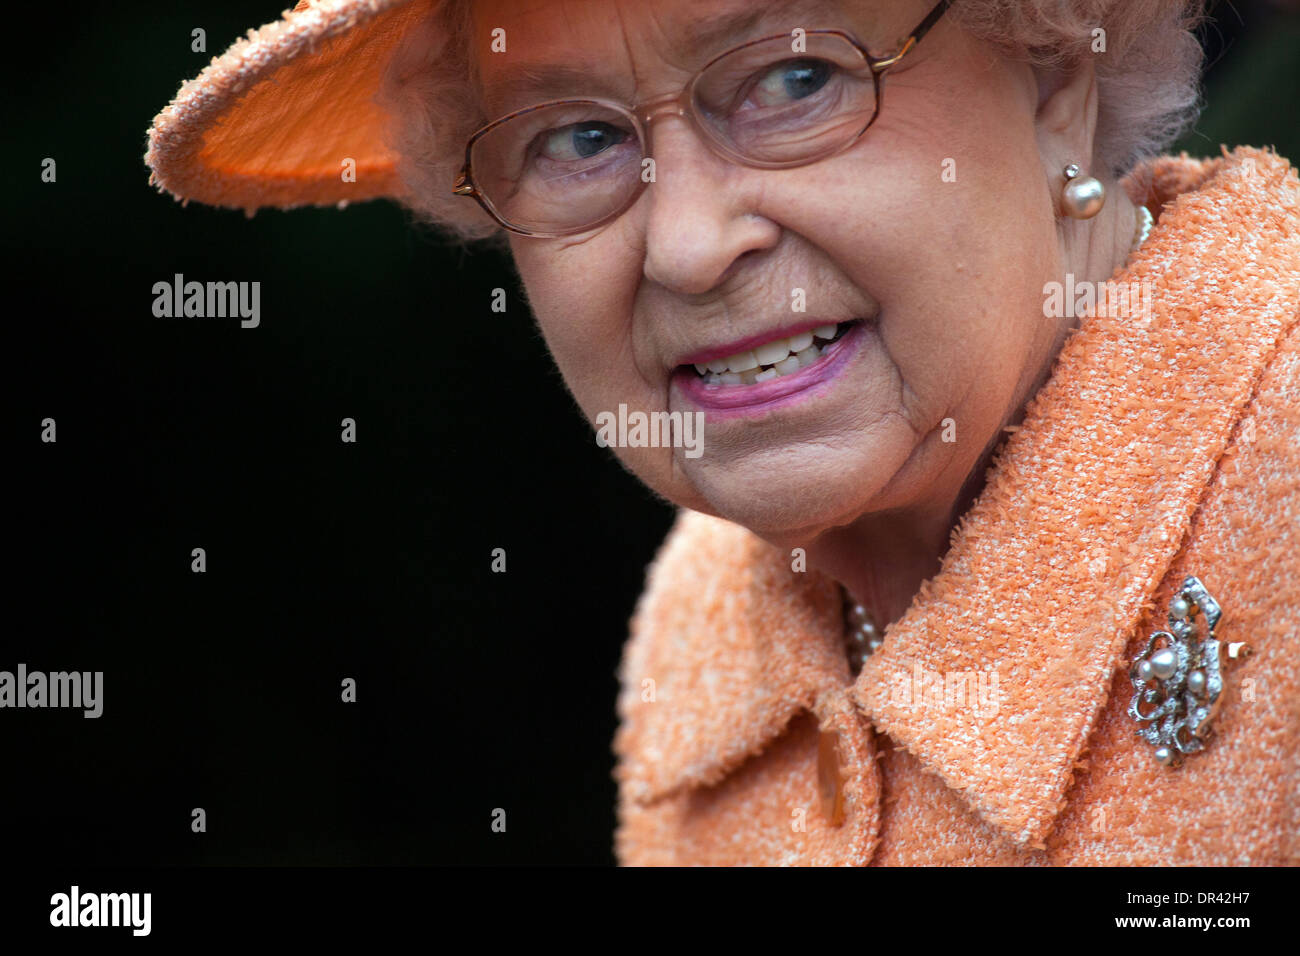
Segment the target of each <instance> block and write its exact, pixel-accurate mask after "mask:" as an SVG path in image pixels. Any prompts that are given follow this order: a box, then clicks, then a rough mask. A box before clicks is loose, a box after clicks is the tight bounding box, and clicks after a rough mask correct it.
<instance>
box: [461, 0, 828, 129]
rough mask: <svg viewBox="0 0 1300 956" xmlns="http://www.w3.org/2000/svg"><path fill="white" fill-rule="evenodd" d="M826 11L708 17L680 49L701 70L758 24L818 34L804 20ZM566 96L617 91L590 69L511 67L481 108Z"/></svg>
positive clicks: (688, 29)
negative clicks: (777, 24) (800, 28)
mask: <svg viewBox="0 0 1300 956" xmlns="http://www.w3.org/2000/svg"><path fill="white" fill-rule="evenodd" d="M825 7H826V4H825V3H822V2H808V0H804V2H801V3H794V4H779V5H778V4H773V5H770V6H763V7H755V6H753V5H752V4H751V5H750V6H748V7H747V8H744V9H738V10H733V11H729V12H723V13H716V14H712V15H710V16H706V17H702V18H700V19H697V20H694V21H692V22H690V23H688V24H685V27H684V36H683V39H682V44H681V48H682V51H683V52H684V53H685V54H686V55H687V56H688V57H689V58H690V59H691V60H695V61H698V63H699V66H704V64H705V63H707V62H708V61H709V60H711V59H712V58H713V57H714V56H716V55H717V54H719V53H721V52H722V51H723V50H724V49H725V48H727V47H730V46H736V45H739V44H741V43H744V42H746V41H747V40H751V39H755V38H756V36H755V34H757V33H758V32H759V27H760V26H761V25H763V24H773V23H775V22H776V21H778V20H785V21H786V22H787V23H791V24H793V25H792V26H791V27H790V29H794V27H796V26H804V27H805V29H819V28H820V27H821V26H822V24H820V23H816V24H813V23H811V21H810V20H809V17H813V16H817V15H821V11H823V10H824V9H825ZM805 24H809V25H807V26H805ZM774 31H775V26H773V27H771V28H770V29H768V30H766V31H763V35H765V36H766V35H769V34H772V35H777V34H775V33H774ZM579 91H581V92H579ZM569 96H575V97H585V96H605V97H608V98H611V99H618V98H620V94H619V91H618V90H616V89H614V88H613V86H612V84H610V83H609V81H608V80H606V79H605V78H603V77H601V76H600V74H599V72H598V70H597V69H596V66H595V64H594V63H588V64H582V63H577V64H574V63H533V64H529V63H522V64H510V65H506V66H503V67H502V68H501V70H500V71H499V72H498V73H496V74H495V75H494V76H493V77H492V79H491V82H490V83H485V84H484V97H485V102H486V104H487V105H488V106H489V107H492V108H493V109H491V110H490V112H491V113H492V115H493V116H499V115H501V113H502V112H505V111H507V110H514V109H519V108H525V107H527V106H529V105H532V104H533V103H537V102H540V101H542V100H548V99H560V98H564V97H569Z"/></svg>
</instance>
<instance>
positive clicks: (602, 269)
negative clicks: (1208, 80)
mask: <svg viewBox="0 0 1300 956" xmlns="http://www.w3.org/2000/svg"><path fill="white" fill-rule="evenodd" d="M931 6H932V4H931V3H930V2H929V0H917V2H889V3H884V2H877V3H870V2H860V3H849V2H845V3H837V2H832V0H826V2H815V3H807V4H791V3H768V2H764V0H735V2H733V0H715V2H708V3H701V2H699V0H656V2H654V3H646V2H644V0H637V2H623V0H618V2H613V0H541V2H535V3H519V2H509V0H490V2H484V3H481V4H479V5H478V6H476V8H475V10H476V36H478V37H479V38H486V37H488V36H489V34H490V32H491V31H492V30H493V29H494V28H496V27H502V28H504V29H505V30H506V37H507V52H505V53H489V52H486V50H484V51H482V52H481V54H480V58H479V63H480V69H481V74H482V77H483V88H484V95H485V99H486V108H487V110H488V112H489V115H492V116H496V115H501V114H502V113H504V112H506V111H508V110H511V109H515V108H518V107H521V106H526V105H529V103H530V102H533V101H536V100H537V99H538V98H539V97H536V96H533V97H532V98H531V99H530V98H529V97H528V96H526V95H524V96H523V98H522V99H520V98H517V97H516V94H513V93H509V92H507V90H506V89H505V87H504V86H503V78H504V77H505V76H506V74H507V73H513V74H515V75H517V72H516V71H518V70H519V69H521V67H526V68H528V69H530V70H531V69H536V70H538V71H544V70H546V69H548V68H552V67H559V68H569V69H573V68H577V69H579V70H581V71H582V75H583V76H585V77H590V84H591V85H590V89H581V88H578V87H577V86H575V87H574V88H573V89H571V90H568V91H567V92H568V94H569V95H576V96H582V95H598V96H606V97H610V98H617V99H620V100H621V101H623V102H625V103H628V104H632V103H640V102H645V101H647V100H651V99H654V98H657V97H663V96H665V95H673V94H676V93H677V92H678V91H679V90H680V89H681V88H682V86H683V85H684V84H685V83H686V82H687V81H688V80H689V79H690V78H691V76H692V75H693V74H694V72H695V71H696V70H698V69H699V68H700V67H701V66H703V65H704V63H705V62H707V60H709V59H711V58H712V57H713V56H714V55H716V54H717V53H720V52H722V51H723V50H724V49H727V48H729V47H731V46H734V45H737V44H739V43H742V42H744V41H746V40H749V39H755V38H758V37H764V36H769V35H774V34H779V33H790V32H791V31H793V30H794V29H795V28H803V29H804V30H814V29H840V30H844V31H846V32H849V33H851V34H853V35H854V36H855V37H857V39H858V40H859V41H860V42H861V43H863V44H864V45H865V46H867V47H868V49H870V50H871V51H872V52H873V53H875V54H877V55H885V54H888V53H891V52H893V51H894V49H895V45H896V44H897V42H898V41H899V39H900V38H902V37H904V36H905V35H906V34H907V33H908V31H910V30H911V29H912V28H913V27H914V26H915V25H916V24H917V23H918V22H919V21H920V20H921V19H923V18H924V16H925V15H926V13H927V12H928V11H929V9H930V7H931ZM756 15H757V16H756ZM732 16H734V17H736V18H737V27H736V29H734V30H732V31H728V32H727V33H726V34H725V36H724V38H723V39H721V40H719V41H718V42H717V43H716V44H714V46H712V47H710V48H709V49H699V48H697V47H693V46H692V44H693V43H697V41H698V38H699V37H700V36H702V35H705V32H706V31H705V29H704V26H705V24H704V22H703V21H708V26H709V27H710V28H713V27H716V26H717V21H718V20H719V18H724V17H732ZM484 42H485V43H486V41H484ZM714 47H716V48H714ZM512 88H513V87H512ZM1038 96H1039V91H1038V86H1037V83H1036V81H1035V79H1034V75H1033V73H1032V72H1031V71H1030V70H1029V69H1028V68H1027V67H1024V66H1019V65H1015V64H1013V63H1010V62H1008V61H1007V60H1005V59H1003V58H1002V57H1000V56H999V55H997V54H996V53H995V52H994V51H993V50H992V48H990V47H988V46H986V45H984V44H982V43H980V42H978V41H976V40H974V39H972V38H970V37H969V36H968V35H966V34H965V33H964V31H962V30H961V29H960V28H959V27H957V26H956V25H955V24H954V23H953V22H952V21H951V14H949V15H948V16H946V17H945V18H944V19H942V20H940V21H939V23H938V25H937V26H936V27H935V28H934V29H933V30H932V31H931V32H930V33H929V34H928V35H927V36H926V38H925V39H924V41H923V42H921V43H920V44H919V45H918V46H916V47H915V48H914V49H913V50H912V51H911V52H910V53H909V54H908V56H907V57H906V58H905V59H904V60H903V61H902V63H901V64H900V65H899V66H898V67H896V68H895V69H894V70H891V71H890V73H889V74H887V75H886V78H885V80H884V83H883V95H882V100H881V103H882V105H881V108H880V112H879V115H878V117H877V119H876V121H875V123H874V125H873V126H872V127H871V128H870V129H869V130H868V131H867V133H866V134H865V135H864V136H863V137H862V138H861V139H860V140H858V141H857V142H856V144H854V145H853V146H852V147H851V148H849V149H848V150H846V151H844V152H842V153H840V154H838V155H835V156H833V157H831V158H829V159H825V160H822V161H820V162H817V163H815V164H812V165H807V166H803V167H799V168H794V169H785V170H764V169H752V168H746V167H742V166H738V165H734V164H732V163H729V162H728V161H726V160H725V159H722V158H721V157H719V156H717V155H716V154H715V153H713V152H712V151H710V149H709V148H708V147H707V146H706V145H705V143H704V142H703V141H702V140H701V139H700V138H699V136H698V135H697V133H696V132H695V131H694V130H693V128H692V127H691V125H690V123H689V120H688V119H686V118H683V117H677V116H671V117H665V118H661V119H659V120H657V121H656V122H655V123H654V124H653V128H652V131H651V134H650V136H651V149H652V155H653V157H654V159H655V164H656V171H655V172H656V175H655V182H653V183H652V184H651V185H649V186H648V187H647V188H646V189H645V190H644V192H643V193H642V194H641V196H640V198H639V199H638V201H637V202H636V204H635V205H634V206H633V207H632V208H631V209H629V210H628V211H627V212H626V213H624V214H623V216H622V217H620V218H618V219H616V220H614V221H613V222H611V223H609V224H607V225H605V226H603V227H601V228H599V229H597V230H595V231H593V232H590V233H587V234H584V235H580V236H576V237H570V238H561V239H532V238H524V237H519V236H512V237H511V239H512V250H513V255H514V259H515V261H516V263H517V265H518V268H519V271H520V274H521V277H522V280H523V283H524V285H525V288H526V290H527V293H528V298H529V302H530V304H531V306H532V309H533V311H534V313H535V315H536V318H537V320H538V322H539V323H540V326H541V329H542V332H543V334H544V335H545V338H546V341H547V344H548V345H549V347H550V350H551V353H552V354H553V356H554V358H555V361H556V362H557V364H558V365H559V368H560V370H561V372H562V374H563V375H564V379H565V381H566V383H567V384H568V387H569V388H570V390H571V391H572V393H573V395H574V397H575V398H576V400H577V402H578V404H579V405H580V406H581V408H582V411H583V412H584V413H585V415H586V417H587V419H588V421H590V422H591V423H592V424H593V428H594V427H595V425H596V423H597V416H598V415H600V414H601V413H602V412H611V413H614V414H617V413H618V410H619V406H620V405H624V406H626V407H627V410H628V411H629V412H633V411H643V412H647V413H649V412H656V411H660V412H662V411H670V412H682V413H695V412H703V413H704V430H703V435H702V438H703V442H702V449H701V453H700V454H698V457H692V456H690V455H688V454H687V451H688V449H684V448H629V447H623V448H617V449H616V451H617V454H618V456H619V458H620V459H621V460H622V461H623V463H624V464H625V465H626V466H627V467H628V468H629V469H631V471H633V472H634V473H635V474H636V475H637V476H638V477H640V478H641V479H642V480H643V481H644V482H645V483H646V484H648V485H649V486H650V487H651V488H653V489H654V490H655V491H657V492H658V493H660V494H661V495H663V496H665V497H667V498H669V499H671V500H672V501H673V502H675V503H677V504H680V505H684V506H686V507H689V508H693V509H695V510H698V511H703V512H707V513H711V514H716V515H720V516H723V517H725V518H728V519H731V520H733V521H736V522H738V523H740V524H742V525H745V526H747V527H749V528H750V529H752V530H753V531H755V532H757V533H758V534H760V535H762V536H764V537H766V538H768V539H769V540H771V541H774V542H778V543H783V542H784V543H802V542H806V541H809V540H811V539H812V538H814V537H815V536H817V535H818V534H820V533H821V532H823V531H825V530H827V529H829V528H831V527H835V526H839V525H843V524H846V523H848V522H850V521H852V520H854V519H855V518H857V517H858V516H861V515H864V514H868V513H872V512H884V511H893V510H899V509H901V510H904V511H906V510H907V509H912V508H923V507H928V506H932V505H933V504H934V503H935V502H939V503H941V504H948V503H950V502H951V500H952V499H953V497H954V496H955V493H956V491H957V489H958V488H959V487H960V485H961V483H962V481H963V479H964V478H965V477H966V476H967V475H968V474H969V473H970V471H971V469H972V467H973V466H974V465H975V464H976V463H977V462H978V461H979V460H980V458H981V456H982V454H983V453H984V451H985V450H986V449H987V447H988V445H989V443H990V442H991V441H992V440H994V439H995V438H996V437H997V435H998V433H999V431H1000V429H1001V426H1002V424H1003V423H1004V422H1005V421H1006V420H1007V418H1008V417H1009V416H1010V415H1011V414H1012V413H1013V412H1014V411H1015V410H1016V408H1018V407H1019V405H1020V404H1021V403H1023V401H1024V400H1025V399H1026V398H1027V397H1028V395H1029V394H1030V392H1031V389H1032V387H1033V386H1034V384H1035V382H1036V380H1037V379H1038V377H1039V375H1040V373H1041V370H1042V369H1043V367H1044V363H1045V362H1048V361H1050V358H1051V355H1052V349H1053V342H1054V341H1055V340H1056V339H1057V336H1058V332H1059V329H1058V327H1057V324H1056V320H1048V319H1045V318H1044V317H1043V294H1042V289H1043V284H1044V282H1046V281H1049V280H1052V279H1059V278H1060V275H1061V271H1062V270H1061V267H1060V264H1059V260H1060V255H1061V254H1060V251H1059V247H1058V240H1057V232H1056V228H1055V219H1054V212H1053V206H1052V199H1051V193H1050V187H1049V176H1050V175H1051V172H1050V171H1049V164H1048V163H1047V162H1046V161H1045V160H1044V159H1043V158H1042V156H1040V150H1039V141H1038V134H1037V131H1036V123H1035V113H1036V108H1037V106H1038ZM1056 168H1059V166H1058V167H1056ZM795 290H803V295H804V296H805V303H804V308H805V311H802V312H799V311H795V306H796V305H797V302H798V300H797V293H796V292H795ZM843 323H849V324H848V325H844V324H843ZM825 326H833V327H835V328H836V329H837V330H838V331H841V332H844V333H845V334H842V336H841V338H840V339H839V340H838V341H837V342H836V343H835V345H834V346H833V347H831V348H829V349H826V351H825V354H823V355H821V356H820V357H818V354H817V352H808V351H806V350H807V345H806V344H805V343H806V342H807V338H808V336H807V332H808V331H809V330H810V329H812V328H814V327H825ZM801 333H802V334H801ZM792 337H793V341H792V342H790V341H789V340H790V339H791V338H792ZM781 340H787V343H788V345H793V346H796V347H798V348H801V349H804V350H805V355H804V356H803V357H802V358H801V359H800V367H799V370H798V372H797V373H791V374H788V375H787V374H780V375H777V376H775V377H773V376H765V377H764V378H765V379H766V380H764V381H760V382H758V383H756V384H747V382H748V381H749V380H750V377H749V376H744V375H743V374H742V373H732V372H729V373H728V374H727V378H726V380H725V381H726V382H729V383H732V384H724V383H723V382H715V384H709V382H710V380H709V379H702V377H701V376H700V374H699V373H698V372H697V371H696V369H695V367H694V364H693V363H694V362H695V361H701V360H708V359H710V358H714V359H726V358H728V357H731V356H734V355H736V354H738V353H739V354H741V358H740V360H739V361H738V362H737V363H736V364H738V365H745V364H748V360H747V359H746V358H745V356H744V355H743V353H745V352H747V351H755V350H756V348H757V347H758V346H761V345H762V344H764V343H772V342H780V341H781ZM817 341H819V340H818V339H814V344H816V342H817ZM787 347H788V346H787ZM778 351H780V346H777V347H776V348H775V349H774V350H772V351H765V352H760V353H756V359H762V358H765V357H767V358H771V357H772V356H773V355H775V352H778ZM785 368H786V369H787V370H788V369H791V368H793V366H790V365H786V366H785ZM759 371H761V369H760V370H759ZM753 374H754V372H752V371H751V373H750V375H751V376H752V375H753ZM736 375H740V376H741V381H740V383H739V384H734V383H735V382H736V378H735V376H736Z"/></svg>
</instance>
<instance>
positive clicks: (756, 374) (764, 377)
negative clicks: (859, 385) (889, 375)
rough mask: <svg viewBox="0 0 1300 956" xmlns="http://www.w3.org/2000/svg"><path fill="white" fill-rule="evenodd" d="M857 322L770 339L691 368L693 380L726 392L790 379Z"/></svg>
mask: <svg viewBox="0 0 1300 956" xmlns="http://www.w3.org/2000/svg"><path fill="white" fill-rule="evenodd" d="M855 324H857V320H856V319H852V320H850V321H847V322H840V323H839V324H828V325H822V326H818V327H817V328H815V329H811V330H808V331H804V332H799V333H797V334H795V335H791V336H787V337H786V338H783V339H773V340H772V341H771V342H764V343H763V344H762V345H759V346H756V347H755V348H752V349H745V350H744V351H741V352H737V353H735V354H734V355H727V356H724V357H723V358H717V359H713V360H712V361H710V362H705V363H696V364H695V365H694V369H695V374H696V377H697V378H698V379H699V381H700V382H701V383H702V384H704V385H707V386H718V387H722V388H726V387H729V386H736V385H759V384H761V383H763V382H768V381H771V380H772V379H774V378H780V377H781V376H783V375H793V374H794V373H795V372H798V371H799V370H800V369H803V368H807V367H808V366H809V365H812V364H813V363H814V362H816V361H817V360H818V359H820V358H821V357H822V352H823V351H824V350H825V349H827V348H829V347H830V346H831V345H832V344H834V343H835V342H838V341H839V340H840V339H841V338H843V337H844V335H845V334H847V333H848V331H849V330H850V329H851V328H853V326H854V325H855Z"/></svg>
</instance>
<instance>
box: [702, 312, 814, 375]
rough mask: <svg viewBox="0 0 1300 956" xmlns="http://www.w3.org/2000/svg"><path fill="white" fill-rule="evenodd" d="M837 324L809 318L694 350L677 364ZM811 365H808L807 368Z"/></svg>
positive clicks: (704, 360)
mask: <svg viewBox="0 0 1300 956" xmlns="http://www.w3.org/2000/svg"><path fill="white" fill-rule="evenodd" d="M839 324H840V323H839V322H837V321H835V320H834V319H810V320H808V321H807V322H804V323H802V324H800V325H792V326H790V327H789V328H788V329H783V330H781V331H780V332H760V333H759V334H758V335H751V336H750V337H749V338H747V339H737V340H736V341H735V342H729V343H727V344H726V345H719V346H717V347H716V348H711V349H705V350H704V351H703V352H696V353H695V354H694V355H688V356H686V358H684V359H682V360H681V362H680V363H679V364H681V365H708V364H709V363H710V362H712V361H713V360H714V359H720V358H726V357H727V356H728V355H735V354H736V353H737V352H745V351H748V350H749V349H752V348H757V347H758V346H760V345H764V344H766V343H768V342H775V341H776V340H777V339H788V338H789V337H790V336H792V335H798V334H799V333H800V332H811V331H812V330H813V329H820V328H821V327H822V326H823V325H839ZM811 367H812V366H809V368H811Z"/></svg>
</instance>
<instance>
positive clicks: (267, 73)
mask: <svg viewBox="0 0 1300 956" xmlns="http://www.w3.org/2000/svg"><path fill="white" fill-rule="evenodd" d="M437 3H438V0H301V2H299V4H298V5H297V6H296V7H294V8H293V9H292V10H288V11H285V13H284V15H283V17H282V19H280V20H277V21H275V22H274V23H268V24H267V25H266V26H264V27H262V28H261V29H259V30H249V31H248V37H247V39H241V40H239V41H237V42H236V43H235V44H234V45H233V46H231V47H230V49H228V50H227V51H226V52H225V53H223V54H222V55H221V56H219V57H215V58H213V60H212V62H211V63H210V64H209V65H208V66H207V68H206V69H204V71H203V72H202V73H200V74H199V75H198V76H197V77H195V78H194V79H192V80H190V81H189V82H188V83H185V84H184V85H183V86H182V87H181V88H180V92H178V93H177V94H176V98H175V99H173V100H172V102H171V104H170V105H169V106H168V107H167V108H166V109H164V110H163V111H162V112H161V113H159V114H158V115H157V116H156V117H154V121H153V126H152V127H151V128H150V130H149V149H148V151H147V152H146V153H145V162H146V163H147V164H148V165H149V168H150V169H151V170H152V173H151V175H150V177H149V181H150V182H151V183H153V184H154V185H156V186H157V187H158V189H159V190H160V191H162V190H166V191H167V192H169V193H171V194H172V195H173V196H175V197H176V198H177V199H179V200H183V201H189V200H191V199H192V200H194V201H196V202H202V203H207V204H209V205H213V206H226V207H231V208H235V209H243V210H245V211H246V212H247V213H248V214H249V215H251V214H252V213H253V212H255V211H256V210H257V209H259V208H262V207H265V206H276V207H279V208H286V209H287V208H290V207H293V206H306V205H333V204H338V203H342V202H347V201H355V200H364V199H377V198H380V197H389V198H398V197H399V196H400V194H401V186H400V184H399V182H398V178H397V171H396V156H394V155H393V154H392V153H391V151H390V150H388V148H387V147H386V146H385V144H384V140H383V135H382V133H383V123H384V114H383V112H382V110H381V109H380V107H379V106H378V105H377V104H376V102H375V94H376V93H377V92H378V91H379V86H380V82H381V80H382V78H383V75H384V69H385V67H386V66H387V64H388V62H389V58H390V56H391V54H392V52H393V50H394V48H395V47H396V45H397V43H398V41H399V40H400V39H401V38H402V37H403V36H404V35H405V34H406V31H407V30H408V28H410V27H411V25H412V24H414V23H415V22H416V21H418V20H420V19H421V18H423V17H425V16H427V15H428V14H429V13H430V12H431V11H432V10H433V8H434V7H435V6H436V5H437ZM347 159H350V160H353V161H354V162H355V170H356V176H355V181H354V182H346V181H344V178H343V175H342V173H343V163H344V161H345V160H347Z"/></svg>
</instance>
